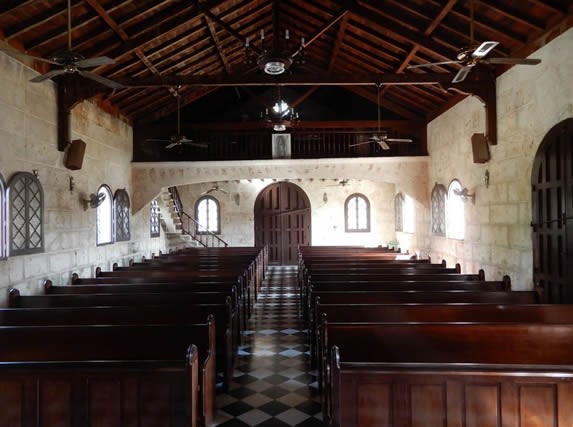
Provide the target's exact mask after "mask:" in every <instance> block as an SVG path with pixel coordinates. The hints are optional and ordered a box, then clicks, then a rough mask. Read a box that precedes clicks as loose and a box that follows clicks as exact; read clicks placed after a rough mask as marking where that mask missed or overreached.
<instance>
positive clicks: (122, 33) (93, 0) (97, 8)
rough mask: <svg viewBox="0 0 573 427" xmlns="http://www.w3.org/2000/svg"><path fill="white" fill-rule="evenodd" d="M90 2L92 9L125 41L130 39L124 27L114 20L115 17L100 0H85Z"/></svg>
mask: <svg viewBox="0 0 573 427" xmlns="http://www.w3.org/2000/svg"><path fill="white" fill-rule="evenodd" d="M84 1H85V2H86V3H87V4H89V5H90V6H91V7H92V9H93V10H94V11H95V12H96V13H97V14H98V15H99V16H100V18H101V19H103V20H104V21H105V23H106V24H107V25H108V26H109V27H110V28H111V29H112V30H113V31H114V32H115V33H116V34H117V35H118V36H119V38H121V40H123V41H124V42H125V41H127V40H129V36H128V35H127V33H126V32H125V31H123V29H122V28H121V27H120V26H119V25H118V24H117V22H115V21H114V19H113V18H112V17H111V16H110V15H109V13H107V12H106V11H105V9H104V8H103V7H102V5H101V4H99V2H98V0H84Z"/></svg>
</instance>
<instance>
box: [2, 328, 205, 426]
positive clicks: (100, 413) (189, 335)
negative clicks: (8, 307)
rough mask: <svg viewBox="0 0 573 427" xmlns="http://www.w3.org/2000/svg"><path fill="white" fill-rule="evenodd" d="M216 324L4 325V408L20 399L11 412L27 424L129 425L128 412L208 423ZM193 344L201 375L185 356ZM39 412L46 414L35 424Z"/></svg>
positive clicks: (157, 419)
mask: <svg viewBox="0 0 573 427" xmlns="http://www.w3.org/2000/svg"><path fill="white" fill-rule="evenodd" d="M213 329H214V324H213V322H212V320H209V321H208V322H207V323H203V324H190V325H178V326H167V325H137V326H135V325H130V326H126V325H119V326H118V325H113V326H110V325H97V326H3V327H0V343H1V345H0V382H1V383H3V384H2V385H3V387H1V388H0V394H1V395H2V397H3V402H4V403H3V411H2V412H3V414H2V415H3V417H5V416H6V409H7V408H6V406H5V405H6V404H7V403H8V402H12V403H18V404H19V407H18V408H9V409H8V410H10V411H12V415H14V414H15V412H14V411H15V410H20V411H21V416H22V418H25V419H27V420H30V422H34V424H25V423H22V424H21V425H22V426H24V425H38V426H40V425H42V426H43V425H50V426H51V425H73V426H80V425H86V426H87V425H94V424H93V423H94V422H96V421H97V422H100V423H101V422H104V425H108V424H105V422H109V421H111V420H112V419H114V420H115V422H114V425H120V424H119V423H121V425H126V424H125V420H122V417H126V418H127V419H131V420H132V422H136V423H137V422H141V421H142V420H143V422H144V423H145V424H146V425H158V426H171V425H177V426H188V425H197V424H202V425H208V424H210V423H211V422H212V420H213V411H214V381H215V378H214V352H215V343H214V330H213ZM194 343H197V347H195V348H196V349H197V354H196V355H193V352H194V350H192V352H191V354H190V356H191V357H193V358H196V359H195V369H198V372H199V375H198V376H197V372H195V373H190V371H189V368H188V367H187V366H186V362H185V358H186V354H187V351H188V350H187V349H188V348H189V347H190V346H191V344H194ZM189 362H191V359H190V360H189ZM187 364H188V363H187ZM197 364H198V367H197ZM190 376H191V377H190ZM193 376H194V377H193ZM197 378H198V379H197ZM188 402H191V404H190V405H189V403H188ZM196 402H197V403H196ZM195 414H198V415H195ZM35 417H40V418H43V419H41V420H39V424H35V422H36V420H35V419H34V418H35ZM197 417H199V423H197V422H196V420H195V419H196V418H197ZM4 419H5V418H4ZM31 420H34V421H31ZM12 425H13V424H12Z"/></svg>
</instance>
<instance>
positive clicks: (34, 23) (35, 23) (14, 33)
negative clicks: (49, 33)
mask: <svg viewBox="0 0 573 427" xmlns="http://www.w3.org/2000/svg"><path fill="white" fill-rule="evenodd" d="M79 6H80V5H76V6H75V7H79ZM73 9H74V6H72V16H74V15H73ZM67 10H68V6H67V4H65V5H64V6H59V7H53V8H49V9H48V10H47V11H46V12H44V13H42V14H40V15H39V16H37V15H35V16H34V18H31V19H28V20H25V21H19V22H18V25H17V26H15V27H14V28H12V29H11V31H10V32H9V33H6V34H5V39H6V40H11V39H14V38H17V37H19V36H21V35H22V34H24V33H27V32H29V31H32V30H34V29H35V28H38V27H41V26H42V25H43V24H45V23H46V22H49V21H51V20H52V19H54V17H55V16H58V15H61V14H63V13H66V11H67ZM66 32H67V28H65V29H64V31H63V32H62V31H59V33H60V34H65V33H66ZM31 47H35V46H31Z"/></svg>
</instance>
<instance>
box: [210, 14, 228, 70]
mask: <svg viewBox="0 0 573 427" xmlns="http://www.w3.org/2000/svg"><path fill="white" fill-rule="evenodd" d="M205 23H206V24H207V28H208V29H209V33H210V34H211V39H212V40H213V44H214V45H215V49H216V50H217V55H219V59H220V60H221V64H223V68H225V72H226V73H227V74H229V75H230V74H231V73H232V71H233V70H232V68H231V65H230V64H229V62H228V61H227V57H226V56H225V54H224V53H223V51H222V50H221V43H220V42H219V37H217V30H216V29H215V24H214V23H213V21H212V20H211V18H209V17H208V16H205Z"/></svg>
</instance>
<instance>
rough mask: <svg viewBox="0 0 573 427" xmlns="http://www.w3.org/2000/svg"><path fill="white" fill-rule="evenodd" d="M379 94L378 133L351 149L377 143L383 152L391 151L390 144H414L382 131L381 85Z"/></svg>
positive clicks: (377, 86)
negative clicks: (389, 135)
mask: <svg viewBox="0 0 573 427" xmlns="http://www.w3.org/2000/svg"><path fill="white" fill-rule="evenodd" d="M376 92H377V106H378V133H377V134H375V135H372V136H370V137H369V138H368V140H367V141H361V142H358V143H356V144H350V147H356V146H357V145H363V144H369V143H371V142H375V143H377V144H378V145H379V146H380V148H382V150H389V149H390V146H389V145H388V142H412V139H410V138H390V137H388V134H387V133H386V132H381V131H380V84H377V85H376Z"/></svg>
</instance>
